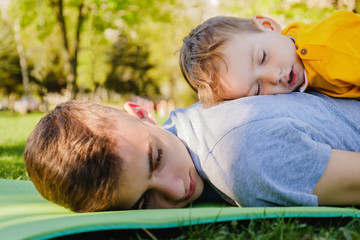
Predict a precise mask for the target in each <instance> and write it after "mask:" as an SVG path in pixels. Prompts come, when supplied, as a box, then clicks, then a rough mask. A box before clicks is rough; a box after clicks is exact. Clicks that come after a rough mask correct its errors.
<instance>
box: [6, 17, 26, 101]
mask: <svg viewBox="0 0 360 240" xmlns="http://www.w3.org/2000/svg"><path fill="white" fill-rule="evenodd" d="M0 29H1V31H0V89H2V91H3V92H4V93H5V94H7V95H10V94H16V93H18V94H22V93H23V92H24V88H23V85H22V78H21V69H20V65H19V55H18V54H17V52H16V43H15V40H14V33H13V31H12V27H11V26H10V25H9V24H8V23H7V22H5V21H3V20H0Z"/></svg>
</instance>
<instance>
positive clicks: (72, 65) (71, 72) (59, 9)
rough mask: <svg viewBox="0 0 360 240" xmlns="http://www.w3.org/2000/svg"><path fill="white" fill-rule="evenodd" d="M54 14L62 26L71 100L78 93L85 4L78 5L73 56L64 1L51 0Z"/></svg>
mask: <svg viewBox="0 0 360 240" xmlns="http://www.w3.org/2000/svg"><path fill="white" fill-rule="evenodd" d="M49 1H50V4H51V6H52V8H53V9H54V12H55V14H56V17H57V20H58V23H59V25H60V30H61V35H62V38H63V44H64V51H63V57H64V62H65V66H64V71H65V74H66V94H67V95H68V96H70V98H71V99H73V98H75V93H76V91H77V88H76V78H77V74H76V72H77V61H78V52H79V45H80V35H81V26H82V24H83V21H84V18H85V17H84V15H85V11H86V8H84V3H83V1H81V2H80V3H79V5H78V11H79V15H78V19H77V26H76V35H75V40H74V52H73V54H71V50H70V47H69V41H68V37H67V35H68V34H67V29H66V21H65V17H64V4H63V0H49Z"/></svg>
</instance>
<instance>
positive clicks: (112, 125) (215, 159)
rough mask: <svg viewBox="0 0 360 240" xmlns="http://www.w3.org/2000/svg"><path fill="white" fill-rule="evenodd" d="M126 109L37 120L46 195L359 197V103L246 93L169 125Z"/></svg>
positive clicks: (316, 200) (70, 106)
mask: <svg viewBox="0 0 360 240" xmlns="http://www.w3.org/2000/svg"><path fill="white" fill-rule="evenodd" d="M284 102H286V103H287V104H283V103H284ZM125 108H126V110H127V111H128V113H129V114H127V113H125V112H123V111H121V110H119V109H115V108H110V107H105V106H102V105H97V104H93V103H85V102H76V101H75V102H74V101H72V102H67V103H64V104H60V105H58V106H57V107H56V109H55V110H54V111H53V112H52V113H50V114H48V115H46V116H45V117H44V118H43V119H41V121H40V122H39V123H38V125H37V126H36V128H35V130H34V131H33V132H32V133H31V135H30V136H29V138H28V141H27V144H26V149H25V153H24V160H25V163H26V167H27V171H28V173H29V176H30V178H31V180H32V181H33V183H34V185H35V186H36V188H37V189H38V191H39V192H40V193H41V194H42V196H44V197H45V198H46V199H48V200H50V201H52V202H55V203H57V204H59V205H62V206H65V207H68V208H70V209H72V210H74V211H78V212H88V211H101V210H115V209H134V208H179V207H185V206H187V205H188V204H189V203H191V202H193V201H195V200H197V199H199V198H202V199H204V200H205V201H207V200H211V201H212V200H213V199H216V200H219V199H220V200H221V199H222V201H226V202H228V203H230V204H233V205H238V206H245V207H246V206H254V207H255V206H299V205H300V206H317V205H353V204H355V205H359V204H360V178H359V172H360V161H359V160H360V153H359V152H360V128H359V124H358V123H359V121H360V102H359V101H356V100H343V99H336V100H335V99H332V98H330V97H327V96H325V95H322V94H307V93H291V94H280V95H274V96H261V97H257V98H241V99H237V100H233V101H227V102H226V103H224V104H220V105H218V106H215V107H212V108H207V109H204V108H203V107H202V105H201V104H196V105H194V106H191V107H189V108H186V109H178V110H175V111H174V112H173V113H172V114H171V116H170V118H169V120H168V121H167V122H166V123H165V125H164V126H163V127H159V126H157V125H156V122H155V121H154V119H153V118H152V117H151V116H150V115H149V114H148V112H147V111H146V110H145V109H143V108H142V107H141V106H139V105H136V104H127V105H126V107H125ZM230 114H231V115H233V116H234V117H231V115H230ZM131 115H132V116H131ZM332 126H336V128H333V127H332ZM208 193H210V195H212V196H210V197H209V196H208Z"/></svg>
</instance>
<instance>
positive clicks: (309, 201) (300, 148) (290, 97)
mask: <svg viewBox="0 0 360 240" xmlns="http://www.w3.org/2000/svg"><path fill="white" fill-rule="evenodd" d="M163 127H164V128H165V129H167V130H169V131H170V132H172V133H173V134H175V135H177V136H178V137H179V138H180V139H181V140H182V141H183V142H184V143H185V145H186V146H187V148H188V150H189V152H190V154H191V157H192V158H193V161H194V164H195V166H196V169H197V170H198V172H199V174H200V175H201V176H202V177H203V178H204V179H205V180H207V181H209V182H211V184H212V185H213V186H215V187H216V188H217V191H220V192H221V193H223V195H222V196H223V197H224V199H228V198H230V199H232V200H234V201H235V202H236V204H238V205H241V206H296V205H301V206H317V205H318V201H317V197H316V196H315V195H313V194H312V192H313V189H314V187H315V185H316V183H317V182H318V180H319V179H320V177H321V175H322V174H323V172H324V170H325V168H326V165H327V163H328V160H329V158H330V153H331V149H341V150H347V151H356V152H360V102H359V101H356V100H344V99H333V98H330V97H328V96H325V95H322V94H319V93H312V94H308V93H297V92H294V93H291V94H279V95H272V96H256V97H246V98H242V99H237V100H232V101H228V102H224V103H222V104H220V105H218V106H215V107H211V108H208V109H203V108H202V105H201V104H195V105H193V106H191V107H189V108H185V109H177V110H175V111H174V112H172V113H171V114H170V118H169V119H168V120H167V122H166V123H165V124H164V125H163ZM359 161H360V159H359Z"/></svg>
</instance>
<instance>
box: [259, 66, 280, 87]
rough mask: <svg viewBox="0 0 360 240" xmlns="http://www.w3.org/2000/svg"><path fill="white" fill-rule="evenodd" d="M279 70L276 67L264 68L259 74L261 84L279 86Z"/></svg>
mask: <svg viewBox="0 0 360 240" xmlns="http://www.w3.org/2000/svg"><path fill="white" fill-rule="evenodd" d="M281 72H282V71H281V69H280V68H278V67H268V68H264V69H263V70H262V71H261V73H260V75H261V76H260V77H259V78H260V79H261V81H262V82H263V83H268V84H271V85H278V84H280V83H281V82H282V81H283V79H282V77H281Z"/></svg>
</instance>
